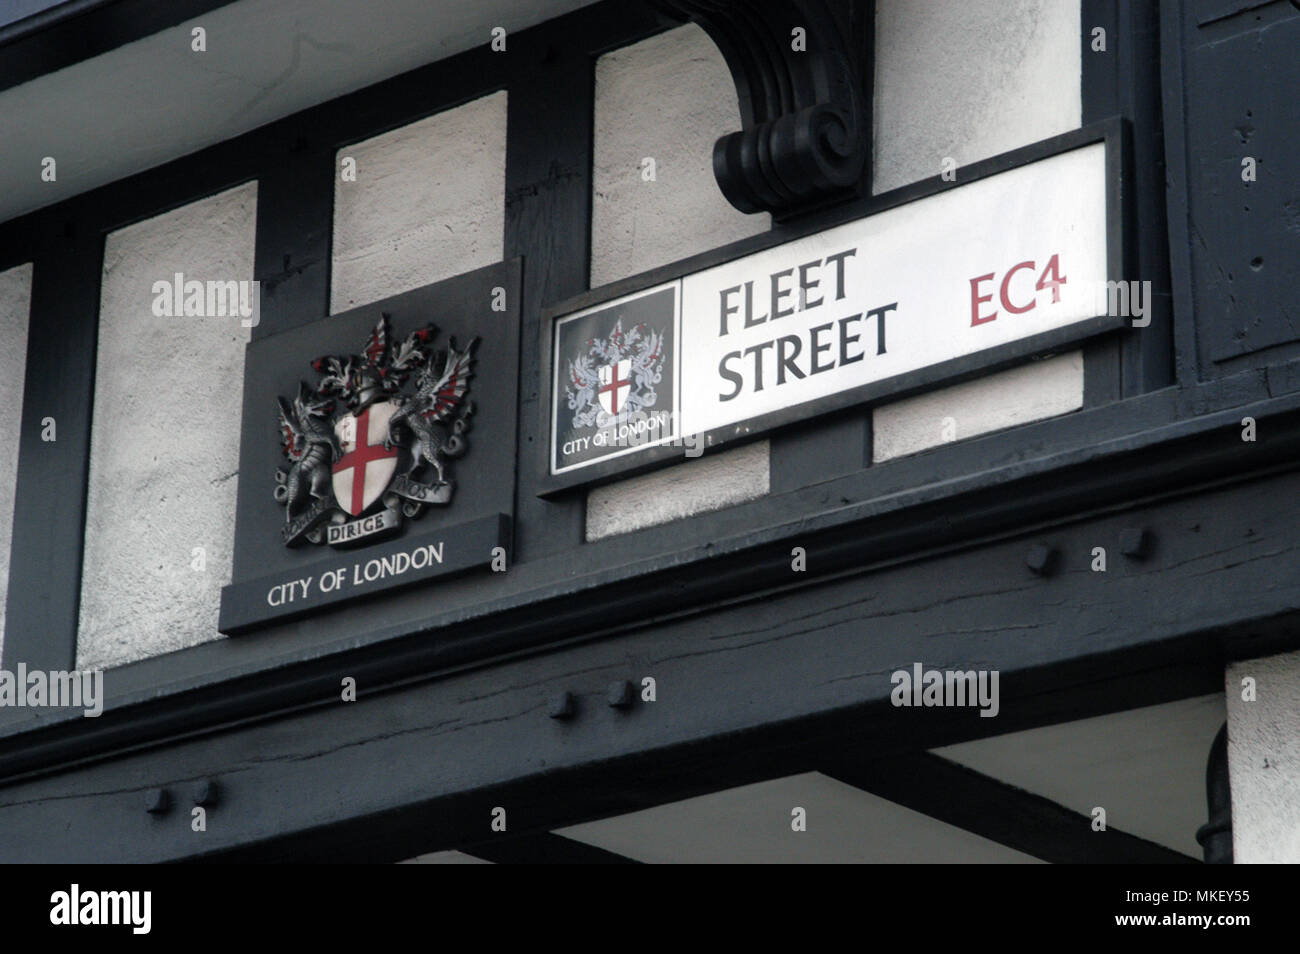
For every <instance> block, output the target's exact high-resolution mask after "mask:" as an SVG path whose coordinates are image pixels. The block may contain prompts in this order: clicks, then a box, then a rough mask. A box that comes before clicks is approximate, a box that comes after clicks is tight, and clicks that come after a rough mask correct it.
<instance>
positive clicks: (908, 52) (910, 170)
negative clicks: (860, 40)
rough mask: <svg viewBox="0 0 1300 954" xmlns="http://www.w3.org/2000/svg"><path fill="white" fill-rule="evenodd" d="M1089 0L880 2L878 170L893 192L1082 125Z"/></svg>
mask: <svg viewBox="0 0 1300 954" xmlns="http://www.w3.org/2000/svg"><path fill="white" fill-rule="evenodd" d="M1080 16H1081V14H1080V9H1079V0H962V2H961V3H918V2H916V0H879V2H878V3H877V4H876V78H875V111H874V117H873V118H874V121H875V126H876V129H875V145H874V149H873V152H874V155H875V166H874V169H873V186H874V191H875V192H877V193H880V192H887V191H888V190H890V189H896V188H898V187H899V186H903V185H906V184H907V183H909V182H915V181H917V180H918V179H925V178H928V177H930V176H934V175H938V174H939V173H940V171H941V165H940V164H941V162H942V161H943V159H944V157H945V156H951V157H952V158H953V159H955V160H956V162H957V164H958V167H959V169H958V173H957V179H958V181H959V182H960V181H961V172H960V166H963V165H967V164H969V163H972V162H975V161H976V160H979V159H986V158H988V157H989V156H994V155H997V154H998V153H1001V152H1006V151H1007V150H1009V149H1015V148H1016V147H1018V146H1024V145H1028V144H1029V143H1032V142H1037V141H1038V140H1040V139H1046V138H1048V137H1049V136H1055V135H1058V134H1059V133H1063V132H1068V131H1070V130H1071V129H1076V128H1078V126H1079V124H1080V120H1081V117H1082V114H1083V107H1082V98H1081V95H1080V89H1081V87H1080V72H1081V66H1082V64H1081V63H1080V59H1079V58H1080V56H1081V45H1082V44H1081V39H1080V36H1081V33H1080V31H1081V25H1080Z"/></svg>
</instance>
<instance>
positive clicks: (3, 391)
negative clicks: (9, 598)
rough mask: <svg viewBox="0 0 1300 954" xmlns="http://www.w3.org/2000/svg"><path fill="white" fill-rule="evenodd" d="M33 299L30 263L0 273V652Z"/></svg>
mask: <svg viewBox="0 0 1300 954" xmlns="http://www.w3.org/2000/svg"><path fill="white" fill-rule="evenodd" d="M31 301H32V266H31V264H30V263H29V264H27V265H19V266H18V267H17V268H11V269H8V270H7V271H3V272H0V407H3V408H4V409H5V414H4V415H3V416H0V446H4V447H7V448H9V452H8V453H6V454H0V652H3V651H4V637H5V612H4V611H5V603H6V595H7V594H8V591H9V547H10V545H11V544H12V543H13V529H14V521H13V517H14V490H15V485H16V483H17V480H18V436H19V431H20V430H21V424H22V411H23V382H24V380H25V372H26V370H27V318H28V314H29V313H30V310H31Z"/></svg>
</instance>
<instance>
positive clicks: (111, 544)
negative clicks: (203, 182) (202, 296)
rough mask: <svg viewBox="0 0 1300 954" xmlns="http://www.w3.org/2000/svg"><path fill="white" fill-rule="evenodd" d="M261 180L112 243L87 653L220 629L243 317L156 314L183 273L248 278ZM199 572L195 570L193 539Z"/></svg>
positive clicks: (130, 655) (107, 252) (93, 457)
mask: <svg viewBox="0 0 1300 954" xmlns="http://www.w3.org/2000/svg"><path fill="white" fill-rule="evenodd" d="M256 216H257V183H256V182H250V183H246V184H245V185H242V186H238V187H236V188H234V189H230V190H228V191H226V192H222V193H219V194H217V195H214V196H209V197H208V198H205V199H202V200H200V201H197V202H193V203H190V204H189V205H185V206H182V207H181V208H179V209H175V210H173V211H171V212H168V213H165V214H163V215H159V216H156V217H154V218H151V219H146V220H144V221H142V222H138V223H136V224H134V225H131V226H128V227H126V228H123V229H120V230H118V231H116V232H113V233H111V234H110V235H109V236H108V237H107V239H106V242H105V248H104V270H103V283H102V287H101V291H100V315H99V322H100V324H99V345H98V348H99V350H98V355H97V359H96V372H95V405H94V420H93V427H92V431H91V442H90V488H89V492H88V495H87V510H86V534H85V549H84V562H83V568H82V580H81V621H80V629H79V632H78V639H77V664H78V666H79V667H81V668H95V667H108V666H115V665H120V664H122V663H126V662H131V661H134V660H138V659H143V658H145V657H148V656H154V655H158V654H161V653H165V652H170V651H172V650H177V649H183V648H186V647H190V646H194V645H197V644H199V643H202V642H205V641H207V640H212V639H217V638H220V637H219V634H218V633H217V610H218V606H219V603H220V596H221V587H222V586H224V585H225V584H227V583H229V582H230V566H231V547H232V545H233V540H234V515H235V491H236V487H237V485H238V470H239V436H240V413H241V408H242V400H243V383H244V382H243V375H244V347H245V345H246V343H247V342H248V339H249V331H248V329H246V328H243V327H242V326H241V324H240V319H239V318H238V317H203V318H199V317H178V318H168V317H155V315H154V314H153V309H152V305H153V302H154V297H155V296H154V292H153V284H154V283H155V282H157V281H165V282H170V281H172V277H173V275H174V273H176V272H181V273H183V274H184V276H185V278H186V279H187V280H188V279H196V280H199V281H251V280H252V278H253V246H254V239H255V230H256ZM199 547H201V548H202V549H203V554H202V556H203V569H202V570H196V569H194V565H195V563H194V561H195V552H194V551H195V548H199Z"/></svg>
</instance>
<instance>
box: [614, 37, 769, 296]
mask: <svg viewBox="0 0 1300 954" xmlns="http://www.w3.org/2000/svg"><path fill="white" fill-rule="evenodd" d="M595 119H596V133H595V137H596V143H595V155H594V166H593V169H592V190H593V195H592V208H591V285H592V287H593V288H594V287H596V286H597V285H605V284H608V283H609V282H612V281H616V280H618V279H620V278H625V277H627V276H628V275H635V274H636V273H637V272H643V271H645V270H646V269H649V268H654V267H656V266H658V265H665V264H667V263H669V262H674V261H677V260H678V259H680V258H685V257H686V256H688V255H694V254H695V253H697V252H703V251H707V250H708V249H711V248H716V247H717V246H719V245H725V244H726V243H728V242H734V241H735V240H736V239H740V238H745V237H746V236H749V235H755V234H757V233H760V232H766V231H767V230H768V229H769V228H771V218H770V216H768V215H767V214H766V213H763V214H760V215H745V214H744V213H742V212H738V211H736V210H735V209H734V208H732V206H731V204H730V203H729V202H727V200H726V199H724V198H723V197H722V192H721V191H720V190H719V189H718V183H717V181H716V180H715V179H714V178H713V143H714V141H715V140H717V138H718V137H719V136H721V135H722V134H723V133H728V132H732V131H734V130H737V129H739V128H740V107H739V105H738V104H737V101H736V87H735V84H734V83H732V81H731V72H730V71H729V70H728V69H727V64H726V61H725V60H723V58H722V54H721V53H719V52H718V48H717V47H716V46H714V45H713V41H712V40H710V39H709V38H708V36H707V35H706V34H705V32H704V31H703V30H701V29H700V28H699V27H697V26H695V25H693V24H690V25H687V26H682V27H678V28H677V29H674V30H669V31H667V32H666V33H661V34H659V35H658V36H654V37H651V38H650V39H648V40H643V41H642V42H640V43H634V44H633V45H631V46H625V47H623V48H622V49H620V50H615V51H613V52H612V53H606V54H605V55H604V56H602V57H601V58H600V59H598V60H597V61H596V117H595ZM644 159H653V160H654V176H655V178H654V181H646V178H645V176H644V175H643V174H642V168H643V167H642V160H644Z"/></svg>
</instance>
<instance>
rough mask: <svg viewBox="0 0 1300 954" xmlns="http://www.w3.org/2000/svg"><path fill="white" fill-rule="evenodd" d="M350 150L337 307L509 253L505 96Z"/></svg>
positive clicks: (337, 230) (337, 187)
mask: <svg viewBox="0 0 1300 954" xmlns="http://www.w3.org/2000/svg"><path fill="white" fill-rule="evenodd" d="M344 157H351V158H353V159H355V160H356V181H355V182H350V181H343V178H342V176H341V175H340V176H338V177H336V179H335V183H334V255H333V276H332V281H331V287H330V312H331V313H337V312H340V311H346V310H347V309H349V308H354V307H356V306H357V305H364V304H366V303H368V302H372V301H378V300H379V299H381V298H387V297H388V296H390V295H396V294H398V293H400V292H404V291H410V290H411V289H412V288H419V287H421V286H423V285H428V284H431V283H433V282H436V281H441V280H442V279H444V278H450V277H451V276H453V275H459V274H460V273H462V272H467V271H470V270H472V269H475V268H480V267H482V266H484V265H491V264H492V263H494V262H499V261H500V260H501V257H502V254H503V249H504V247H505V209H506V200H505V187H506V94H505V93H493V94H492V95H490V96H484V97H482V98H481V99H476V100H474V101H472V102H469V103H466V104H465V105H463V106H458V107H456V108H455V109H449V110H447V111H445V112H441V113H437V114H435V115H433V116H429V117H427V118H425V119H422V120H420V121H419V122H414V123H411V124H410V125H408V126H402V127H401V128H399V129H394V130H392V131H390V132H386V133H384V134H382V135H379V136H376V137H374V138H373V139H367V140H366V141H364V142H359V143H354V144H353V145H350V146H345V147H344V148H343V149H340V150H339V152H338V159H339V163H341V162H342V160H343V158H344ZM336 168H341V166H339V164H336Z"/></svg>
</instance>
